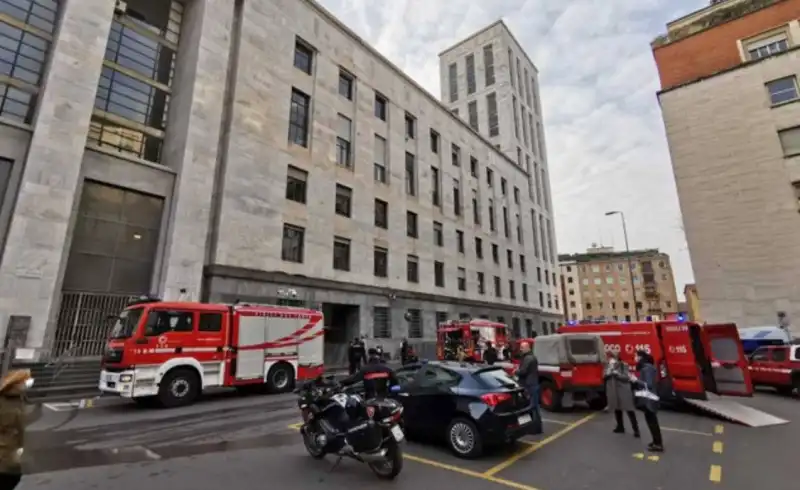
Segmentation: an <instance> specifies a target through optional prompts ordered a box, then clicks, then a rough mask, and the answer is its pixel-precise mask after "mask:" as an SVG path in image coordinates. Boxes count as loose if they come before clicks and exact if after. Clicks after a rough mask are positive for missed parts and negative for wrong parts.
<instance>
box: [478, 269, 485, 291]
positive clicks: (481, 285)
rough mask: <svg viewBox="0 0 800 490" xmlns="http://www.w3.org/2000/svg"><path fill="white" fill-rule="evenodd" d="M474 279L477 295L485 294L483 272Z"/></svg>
mask: <svg viewBox="0 0 800 490" xmlns="http://www.w3.org/2000/svg"><path fill="white" fill-rule="evenodd" d="M476 278H477V281H478V294H486V277H485V276H484V274H483V272H478V273H477V274H476Z"/></svg>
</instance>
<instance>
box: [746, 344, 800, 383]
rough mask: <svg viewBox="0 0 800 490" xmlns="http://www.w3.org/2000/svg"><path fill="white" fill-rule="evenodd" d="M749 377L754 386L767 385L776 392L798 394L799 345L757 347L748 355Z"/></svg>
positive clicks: (799, 380)
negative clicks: (794, 392)
mask: <svg viewBox="0 0 800 490" xmlns="http://www.w3.org/2000/svg"><path fill="white" fill-rule="evenodd" d="M750 377H751V378H752V380H753V385H755V386H769V387H771V388H775V389H776V390H777V391H778V393H781V394H784V395H791V394H792V392H793V391H797V393H798V394H799V395H800V345H770V346H765V347H759V348H758V349H757V350H756V351H755V352H753V355H751V356H750Z"/></svg>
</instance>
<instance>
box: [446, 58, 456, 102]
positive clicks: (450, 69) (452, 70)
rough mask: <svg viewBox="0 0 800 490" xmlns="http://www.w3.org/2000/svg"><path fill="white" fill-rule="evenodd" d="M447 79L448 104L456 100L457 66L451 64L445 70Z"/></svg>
mask: <svg viewBox="0 0 800 490" xmlns="http://www.w3.org/2000/svg"><path fill="white" fill-rule="evenodd" d="M447 73H448V75H447V76H448V78H449V81H450V102H455V101H457V100H458V66H456V64H455V63H451V64H450V66H449V67H448V68H447Z"/></svg>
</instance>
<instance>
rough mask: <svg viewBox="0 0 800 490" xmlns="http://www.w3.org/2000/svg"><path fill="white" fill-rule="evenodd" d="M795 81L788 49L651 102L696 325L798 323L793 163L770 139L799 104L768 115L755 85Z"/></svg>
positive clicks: (798, 113) (799, 58) (796, 163)
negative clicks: (691, 281)
mask: <svg viewBox="0 0 800 490" xmlns="http://www.w3.org/2000/svg"><path fill="white" fill-rule="evenodd" d="M798 73H800V51H797V50H794V51H790V52H787V53H784V54H781V55H777V56H773V57H771V58H767V59H763V60H761V61H759V62H758V63H754V64H750V65H746V66H742V67H741V68H739V69H737V70H734V71H731V72H728V73H725V74H721V75H718V76H715V77H712V78H709V79H707V80H704V81H702V82H699V83H694V84H690V85H687V86H684V87H681V88H677V89H675V90H671V91H668V92H666V93H662V94H661V95H660V102H661V108H662V112H663V117H664V125H665V127H666V132H667V139H668V142H669V148H670V154H671V156H672V166H673V170H674V173H675V182H676V185H677V190H678V197H679V199H680V205H681V211H682V213H683V223H684V229H685V231H686V238H687V241H688V245H689V251H690V252H691V257H692V266H693V268H694V274H695V280H696V284H697V291H698V294H699V298H700V310H701V311H702V316H703V320H705V321H708V322H719V321H734V322H736V323H738V324H739V325H742V326H748V325H770V324H775V323H776V322H777V318H776V312H778V311H785V312H787V314H788V315H789V318H790V320H794V322H795V325H797V322H798V319H800V282H798V279H797V278H798V277H800V254H798V250H800V216H798V198H797V195H796V194H795V191H794V189H793V187H792V183H793V182H798V181H800V157H797V156H795V157H790V158H784V156H783V153H782V150H781V144H780V141H779V139H778V135H777V131H778V130H780V129H783V128H788V127H792V126H795V125H797V123H798V121H800V105H798V104H797V103H788V104H784V105H781V106H776V107H771V106H770V101H769V99H768V94H767V90H766V89H765V87H764V84H765V83H766V82H767V81H770V80H774V79H777V78H781V77H785V76H789V75H797V74H798Z"/></svg>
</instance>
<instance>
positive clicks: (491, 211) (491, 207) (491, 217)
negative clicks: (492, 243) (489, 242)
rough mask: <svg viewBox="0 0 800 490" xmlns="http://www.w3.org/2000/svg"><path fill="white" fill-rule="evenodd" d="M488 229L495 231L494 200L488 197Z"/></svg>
mask: <svg viewBox="0 0 800 490" xmlns="http://www.w3.org/2000/svg"><path fill="white" fill-rule="evenodd" d="M489 231H495V223H494V201H493V200H491V199H489Z"/></svg>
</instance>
